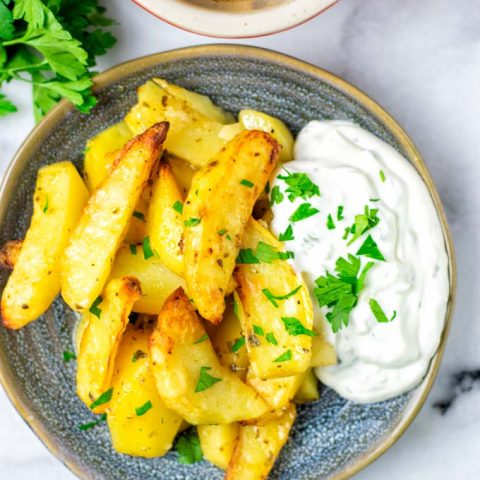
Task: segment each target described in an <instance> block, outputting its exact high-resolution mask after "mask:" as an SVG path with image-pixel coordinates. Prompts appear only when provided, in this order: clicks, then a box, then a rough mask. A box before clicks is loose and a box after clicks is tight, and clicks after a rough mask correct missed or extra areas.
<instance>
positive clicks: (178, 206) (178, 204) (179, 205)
mask: <svg viewBox="0 0 480 480" xmlns="http://www.w3.org/2000/svg"><path fill="white" fill-rule="evenodd" d="M172 208H173V209H174V210H175V211H176V212H178V213H179V214H180V215H181V214H182V213H183V204H182V202H179V201H178V200H177V201H176V202H175V203H174V204H173V205H172Z"/></svg>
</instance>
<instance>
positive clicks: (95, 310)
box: [88, 295, 103, 318]
mask: <svg viewBox="0 0 480 480" xmlns="http://www.w3.org/2000/svg"><path fill="white" fill-rule="evenodd" d="M102 300H103V298H102V296H101V295H99V296H98V297H97V298H96V299H95V301H94V302H93V303H92V306H91V307H90V309H89V310H88V311H89V312H90V313H91V314H93V315H95V316H96V317H98V318H100V316H101V315H102V310H101V309H100V308H98V306H99V305H100V304H101V303H102Z"/></svg>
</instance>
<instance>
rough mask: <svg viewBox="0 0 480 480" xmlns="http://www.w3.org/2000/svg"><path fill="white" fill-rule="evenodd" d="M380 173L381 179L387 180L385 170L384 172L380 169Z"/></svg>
mask: <svg viewBox="0 0 480 480" xmlns="http://www.w3.org/2000/svg"><path fill="white" fill-rule="evenodd" d="M378 173H379V175H380V180H381V181H382V182H385V180H386V179H387V178H386V177H385V172H384V171H383V170H380V172H378Z"/></svg>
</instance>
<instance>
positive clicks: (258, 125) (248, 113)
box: [238, 110, 295, 163]
mask: <svg viewBox="0 0 480 480" xmlns="http://www.w3.org/2000/svg"><path fill="white" fill-rule="evenodd" d="M238 119H239V121H240V124H241V125H242V126H243V127H244V128H245V129H246V130H261V131H262V132H268V133H270V134H271V135H272V136H273V138H275V140H277V142H278V143H279V144H280V145H281V146H282V151H281V152H280V158H279V160H280V162H282V163H284V162H289V161H290V160H292V158H293V145H294V143H295V140H294V139H293V135H292V134H291V133H290V130H289V129H288V127H287V126H286V125H285V124H284V123H283V122H282V121H281V120H279V119H278V118H275V117H271V116H270V115H267V114H266V113H263V112H257V111H256V110H242V111H241V112H240V113H239V114H238Z"/></svg>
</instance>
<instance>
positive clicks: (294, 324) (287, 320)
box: [282, 317, 318, 337]
mask: <svg viewBox="0 0 480 480" xmlns="http://www.w3.org/2000/svg"><path fill="white" fill-rule="evenodd" d="M282 322H283V325H284V326H285V330H286V331H287V333H288V334H289V335H292V336H293V337H297V336H299V335H307V336H308V337H316V336H318V333H316V332H314V331H313V330H310V329H309V328H306V327H304V326H303V324H302V322H301V321H300V320H299V319H298V318H295V317H282Z"/></svg>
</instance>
